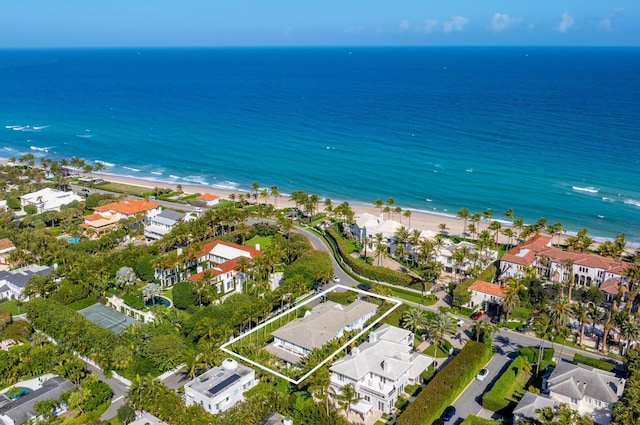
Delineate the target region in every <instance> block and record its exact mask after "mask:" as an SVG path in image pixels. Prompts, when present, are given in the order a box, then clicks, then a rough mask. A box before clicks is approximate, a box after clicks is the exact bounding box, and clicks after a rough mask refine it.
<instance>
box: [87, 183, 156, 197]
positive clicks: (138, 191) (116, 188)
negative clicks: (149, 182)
mask: <svg viewBox="0 0 640 425" xmlns="http://www.w3.org/2000/svg"><path fill="white" fill-rule="evenodd" d="M96 188H98V189H101V190H108V191H110V192H118V193H127V194H129V195H136V196H144V195H143V194H144V193H145V192H148V191H149V188H148V187H140V186H132V185H130V184H124V183H112V182H104V183H100V184H98V185H96Z"/></svg>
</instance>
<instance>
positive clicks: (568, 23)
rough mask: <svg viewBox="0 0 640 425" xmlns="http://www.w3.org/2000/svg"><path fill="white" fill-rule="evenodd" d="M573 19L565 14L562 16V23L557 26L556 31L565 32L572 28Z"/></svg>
mask: <svg viewBox="0 0 640 425" xmlns="http://www.w3.org/2000/svg"><path fill="white" fill-rule="evenodd" d="M573 23H574V21H573V17H572V16H571V15H569V14H568V13H567V12H564V13H563V14H562V22H560V25H558V31H560V32H566V31H567V30H568V29H569V28H571V27H572V26H573Z"/></svg>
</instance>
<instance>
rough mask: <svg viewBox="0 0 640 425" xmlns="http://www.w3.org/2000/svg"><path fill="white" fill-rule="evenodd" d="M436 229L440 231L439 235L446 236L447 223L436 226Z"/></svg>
mask: <svg viewBox="0 0 640 425" xmlns="http://www.w3.org/2000/svg"><path fill="white" fill-rule="evenodd" d="M438 228H439V229H440V233H442V234H443V235H446V234H447V230H449V229H448V228H447V223H440V224H438Z"/></svg>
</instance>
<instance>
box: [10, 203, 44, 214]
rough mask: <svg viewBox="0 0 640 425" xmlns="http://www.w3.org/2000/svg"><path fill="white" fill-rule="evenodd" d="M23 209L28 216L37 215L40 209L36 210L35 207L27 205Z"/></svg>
mask: <svg viewBox="0 0 640 425" xmlns="http://www.w3.org/2000/svg"><path fill="white" fill-rule="evenodd" d="M7 205H8V204H7ZM23 209H24V212H26V213H27V214H37V213H38V208H36V206H35V205H25V206H24V208H23Z"/></svg>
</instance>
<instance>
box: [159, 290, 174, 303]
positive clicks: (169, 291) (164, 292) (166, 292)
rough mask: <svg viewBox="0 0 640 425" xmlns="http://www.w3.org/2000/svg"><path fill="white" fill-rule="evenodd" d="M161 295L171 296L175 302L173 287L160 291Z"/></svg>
mask: <svg viewBox="0 0 640 425" xmlns="http://www.w3.org/2000/svg"><path fill="white" fill-rule="evenodd" d="M160 295H162V296H163V297H167V298H169V299H170V300H171V301H172V302H173V287H171V288H169V289H165V290H164V291H160Z"/></svg>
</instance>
